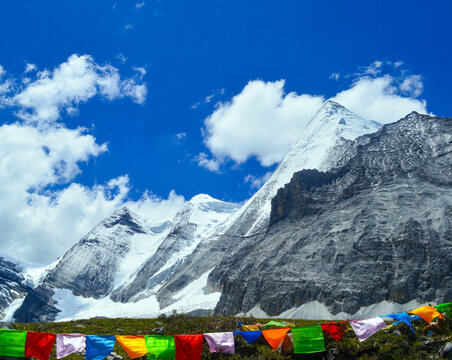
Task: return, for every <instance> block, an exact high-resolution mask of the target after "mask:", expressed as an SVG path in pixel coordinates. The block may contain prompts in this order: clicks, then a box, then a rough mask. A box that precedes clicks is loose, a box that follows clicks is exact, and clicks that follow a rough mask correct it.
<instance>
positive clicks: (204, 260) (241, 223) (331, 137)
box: [157, 101, 381, 307]
mask: <svg viewBox="0 0 452 360" xmlns="http://www.w3.org/2000/svg"><path fill="white" fill-rule="evenodd" d="M341 120H343V121H341ZM380 127H381V124H378V123H376V122H374V121H371V120H366V119H363V118H361V117H360V116H358V115H356V114H354V113H353V112H352V111H350V110H348V109H347V108H345V107H343V106H342V105H340V104H338V103H336V102H334V101H327V102H325V104H324V105H323V106H322V107H321V108H320V109H319V110H318V111H317V113H316V114H315V116H314V117H313V118H312V120H311V121H310V123H309V125H308V126H307V128H306V129H305V131H304V132H303V134H302V135H301V136H300V138H299V140H298V141H297V142H296V143H295V144H293V146H292V147H291V149H290V150H289V152H288V153H287V154H286V156H285V157H284V159H283V160H282V161H281V162H280V164H279V165H278V167H277V168H276V170H275V171H274V173H273V174H272V176H271V177H270V179H269V180H268V181H267V182H266V183H265V184H264V185H263V186H262V188H261V189H259V191H258V192H257V193H256V194H254V195H253V197H252V198H251V199H250V200H248V201H247V202H246V204H245V205H244V206H243V207H242V208H241V209H240V210H239V211H238V212H237V213H236V214H234V215H233V216H232V217H231V218H230V219H229V220H228V222H227V223H226V225H225V226H224V227H223V228H222V229H220V230H221V231H219V232H217V233H215V234H213V235H212V236H211V237H210V238H209V239H208V240H207V241H204V242H202V243H200V245H199V246H198V247H197V248H196V250H195V251H194V252H193V254H192V255H191V256H190V257H189V258H188V259H187V260H186V262H185V263H184V264H183V267H179V269H178V270H177V271H173V273H172V275H171V276H170V277H169V278H168V279H167V280H166V282H165V283H164V284H163V286H162V287H161V288H160V289H159V292H158V293H157V297H158V300H159V302H160V304H161V306H162V307H165V306H168V305H169V304H171V303H172V302H173V301H174V299H173V295H174V294H175V293H177V292H178V291H180V290H181V289H182V288H184V287H185V286H187V285H188V284H189V283H191V282H192V281H194V280H196V279H198V278H199V277H200V276H201V275H202V274H204V273H205V272H206V271H209V270H211V269H212V268H214V267H222V266H223V265H219V264H220V263H222V261H225V260H226V259H227V258H229V257H230V256H232V255H233V254H234V253H237V252H240V251H242V249H243V251H246V249H247V248H248V247H253V246H254V244H257V243H259V241H260V240H261V239H262V238H263V237H264V236H265V234H266V231H267V228H268V225H269V221H270V213H271V199H272V198H273V197H274V196H275V195H276V193H277V191H278V189H279V188H281V187H283V186H284V185H285V184H287V183H288V182H289V181H290V179H291V178H292V175H293V174H294V173H295V172H296V171H299V170H301V169H309V168H318V169H322V170H330V169H333V168H337V167H340V166H343V164H345V163H346V162H347V161H348V160H349V159H350V158H351V157H353V156H354V155H355V154H356V147H357V146H358V145H360V144H361V143H365V142H366V141H367V140H364V139H363V140H360V141H352V140H354V139H356V138H357V137H358V136H360V135H363V134H367V133H371V132H374V131H377V130H378V129H379V128H380ZM215 290H216V288H215V287H212V286H211V287H210V288H206V292H209V291H215Z"/></svg>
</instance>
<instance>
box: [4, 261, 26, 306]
mask: <svg viewBox="0 0 452 360" xmlns="http://www.w3.org/2000/svg"><path fill="white" fill-rule="evenodd" d="M30 290H31V289H30V287H29V286H27V285H26V284H25V278H24V276H23V274H22V268H21V267H20V266H19V265H17V264H14V263H13V262H11V261H8V260H6V259H5V258H3V257H0V314H3V311H4V310H5V309H6V308H7V307H8V306H9V305H10V304H11V303H12V302H13V301H14V300H17V299H20V298H23V297H24V296H25V295H26V294H27V293H28V292H29V291H30Z"/></svg>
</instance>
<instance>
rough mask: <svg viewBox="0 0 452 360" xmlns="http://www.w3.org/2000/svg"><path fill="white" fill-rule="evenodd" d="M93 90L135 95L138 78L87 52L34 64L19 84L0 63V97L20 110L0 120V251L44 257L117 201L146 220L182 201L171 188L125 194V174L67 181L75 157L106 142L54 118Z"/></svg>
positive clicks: (89, 154) (109, 95) (139, 91)
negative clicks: (51, 64) (164, 192)
mask: <svg viewBox="0 0 452 360" xmlns="http://www.w3.org/2000/svg"><path fill="white" fill-rule="evenodd" d="M27 69H28V70H29V71H27ZM25 70H26V71H27V72H30V71H35V70H36V69H35V68H33V67H31V66H27V67H26V69H25ZM2 89H3V90H2ZM96 95H97V96H100V97H103V98H105V99H108V100H114V99H118V98H122V97H131V98H132V99H133V100H134V101H135V102H137V103H142V102H143V101H144V100H145V96H146V86H145V84H141V83H138V81H137V80H136V79H132V78H130V79H124V78H122V77H121V76H120V75H119V72H118V70H117V69H116V68H114V67H112V66H110V65H104V66H101V65H99V64H97V63H96V62H94V60H93V59H92V57H90V56H88V55H83V56H78V55H72V56H71V57H69V59H68V60H67V61H66V62H64V63H63V64H61V65H60V66H58V67H56V68H55V69H54V70H52V71H49V70H43V71H39V72H37V73H36V78H35V79H34V80H30V81H29V82H28V84H26V85H23V79H22V81H17V80H16V79H13V78H11V77H8V76H7V73H6V71H5V70H4V69H3V67H0V105H2V106H3V107H11V108H13V109H15V110H16V111H17V112H16V115H18V116H19V118H20V120H19V121H18V122H16V123H12V124H3V125H1V126H0V204H1V206H0V228H1V229H2V231H1V232H0V252H1V253H3V254H5V253H6V254H11V255H14V257H16V258H18V259H20V260H22V261H28V262H35V263H40V264H45V263H49V262H51V261H54V260H55V259H56V258H57V257H58V256H62V255H63V254H64V253H65V252H66V251H67V250H68V249H69V248H70V246H72V245H73V244H74V243H75V242H76V241H78V240H80V238H81V237H82V236H84V235H85V234H86V233H87V232H88V231H89V230H91V228H92V227H93V226H95V225H96V224H97V223H98V222H99V221H101V220H102V219H103V218H105V217H107V216H109V215H111V213H112V212H113V211H114V210H116V209H118V208H120V207H122V206H124V205H127V206H129V207H130V208H132V209H133V210H136V211H137V212H138V213H139V214H142V215H143V216H145V217H146V218H147V219H148V220H150V221H151V222H154V221H161V220H166V219H165V217H168V218H167V219H170V218H171V217H172V216H173V215H174V214H175V212H176V211H177V210H178V209H179V208H180V207H181V206H182V204H183V202H184V201H185V200H184V198H183V197H182V196H179V195H177V194H176V193H175V192H174V191H173V192H171V193H170V194H169V196H168V199H163V198H159V197H158V196H156V195H153V194H150V193H148V192H146V193H145V194H144V195H143V196H142V197H141V198H140V199H139V200H137V201H132V200H130V198H129V192H130V189H131V185H130V181H129V178H128V176H127V175H123V176H118V177H117V178H114V179H111V180H109V181H107V182H106V183H104V184H95V185H90V186H87V185H82V184H79V183H77V182H75V180H76V177H77V175H79V174H80V173H81V166H80V165H81V164H83V163H87V162H89V161H90V160H91V159H93V158H96V157H99V156H101V155H102V154H103V153H105V152H106V151H107V150H108V148H107V144H99V143H97V141H96V139H95V138H94V137H93V136H92V135H90V134H88V132H87V130H86V129H82V128H78V129H68V128H66V127H65V126H64V124H62V123H61V122H58V121H59V120H60V118H61V115H62V113H63V112H66V113H69V114H76V113H77V111H78V105H79V104H81V103H82V102H86V101H88V100H89V99H91V98H92V97H93V96H96ZM43 125H45V126H43Z"/></svg>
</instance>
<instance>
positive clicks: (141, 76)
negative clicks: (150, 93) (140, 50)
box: [132, 66, 146, 80]
mask: <svg viewBox="0 0 452 360" xmlns="http://www.w3.org/2000/svg"><path fill="white" fill-rule="evenodd" d="M132 69H133V70H135V71H136V72H138V73H140V80H141V79H143V77H144V75H146V69H145V68H144V67H138V66H133V67H132Z"/></svg>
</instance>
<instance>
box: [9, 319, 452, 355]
mask: <svg viewBox="0 0 452 360" xmlns="http://www.w3.org/2000/svg"><path fill="white" fill-rule="evenodd" d="M239 321H241V322H242V323H243V324H255V323H258V322H260V323H266V322H268V321H269V319H254V318H238V317H202V318H198V317H190V316H186V315H171V316H161V317H159V318H157V319H103V318H96V319H89V320H77V321H71V322H61V323H30V324H21V323H15V324H13V326H14V327H15V328H16V329H18V330H29V331H40V332H51V333H60V334H61V333H80V334H87V335H151V334H157V332H158V331H159V330H160V329H161V328H163V334H164V335H175V334H201V333H205V332H223V331H234V330H236V329H237V323H238V322H239ZM281 321H284V319H281ZM287 321H290V322H291V323H292V324H295V325H296V326H297V327H301V326H306V325H311V324H317V323H319V322H320V321H309V320H287ZM413 324H414V327H415V330H416V335H413V334H412V333H411V331H410V329H409V327H408V326H407V325H406V324H398V325H396V326H394V327H391V328H389V329H387V330H382V331H380V332H378V333H377V334H375V335H374V336H372V337H371V338H369V339H367V340H366V341H364V342H362V343H359V341H358V339H357V338H356V336H355V334H354V332H353V330H352V329H351V328H350V327H348V330H347V331H346V333H345V336H344V338H343V340H342V341H341V342H337V341H335V340H334V339H332V338H330V337H329V336H328V335H325V345H326V349H327V351H326V352H325V353H320V354H310V355H293V354H279V353H277V352H274V351H273V349H272V348H271V347H270V346H269V345H268V344H267V342H266V341H265V339H264V338H263V337H262V336H261V337H260V338H259V339H258V341H257V342H256V343H254V344H253V345H247V344H246V342H245V341H244V340H243V339H242V338H241V337H240V336H236V337H235V340H236V354H235V355H221V354H210V353H209V351H208V346H207V344H206V342H204V348H203V356H202V359H230V360H232V359H234V360H235V359H247V360H248V359H249V360H251V359H253V360H257V359H441V358H443V357H442V356H441V355H440V354H439V353H438V351H439V350H440V348H441V347H442V346H443V345H444V344H445V343H446V342H448V341H449V342H450V341H452V320H451V319H444V320H441V321H440V322H439V324H438V325H437V326H431V327H428V328H426V325H427V324H426V322H424V321H417V322H414V323H413ZM114 351H115V352H116V353H117V354H119V355H121V356H123V357H124V359H128V357H127V355H126V353H125V352H124V350H123V349H122V348H121V346H120V345H119V344H118V343H117V342H116V345H115V350H114ZM52 358H53V359H55V358H56V357H55V348H54V350H53V354H52ZM65 359H68V360H76V359H80V360H81V359H83V356H81V355H71V356H68V357H66V358H65ZM142 359H145V357H143V358H142Z"/></svg>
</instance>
